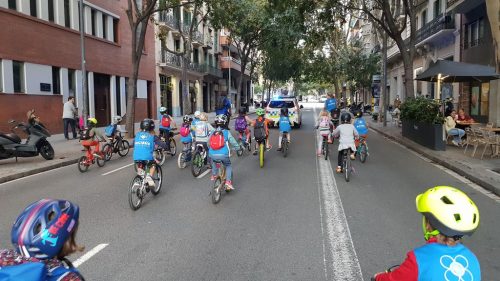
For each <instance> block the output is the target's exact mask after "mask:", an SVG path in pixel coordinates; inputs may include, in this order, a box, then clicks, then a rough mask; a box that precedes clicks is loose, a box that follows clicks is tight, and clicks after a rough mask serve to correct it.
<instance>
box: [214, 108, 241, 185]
mask: <svg viewBox="0 0 500 281" xmlns="http://www.w3.org/2000/svg"><path fill="white" fill-rule="evenodd" d="M227 119H228V117H227V116H226V115H224V114H221V115H217V116H216V117H215V126H216V127H217V129H215V131H214V132H212V134H211V135H210V146H209V148H208V155H209V157H210V161H211V163H212V177H211V180H212V181H214V180H215V178H216V176H217V173H218V172H219V171H218V169H217V164H216V163H215V161H214V160H218V161H222V164H224V166H225V167H226V183H225V187H226V190H227V191H231V190H234V187H233V183H232V181H231V179H232V167H231V160H230V156H231V152H230V149H229V144H231V145H232V146H233V147H234V148H235V149H236V150H239V149H241V148H240V146H239V145H238V143H237V142H236V140H235V139H234V137H233V135H231V132H230V131H229V130H227V129H226V128H225V126H226V124H227Z"/></svg>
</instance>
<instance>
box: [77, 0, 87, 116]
mask: <svg viewBox="0 0 500 281" xmlns="http://www.w3.org/2000/svg"><path fill="white" fill-rule="evenodd" d="M79 5H80V48H81V52H82V95H83V109H82V115H83V120H84V121H85V122H87V117H88V116H89V108H88V103H89V102H88V100H89V99H88V94H87V92H88V90H87V70H86V66H85V64H86V61H85V18H84V12H83V9H84V6H83V0H79Z"/></svg>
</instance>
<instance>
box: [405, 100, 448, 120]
mask: <svg viewBox="0 0 500 281" xmlns="http://www.w3.org/2000/svg"><path fill="white" fill-rule="evenodd" d="M401 120H405V121H413V122H417V123H425V124H443V123H444V117H443V114H442V112H441V104H440V103H439V101H436V100H431V99H427V98H425V97H418V98H407V99H406V101H405V102H404V103H403V104H402V105H401Z"/></svg>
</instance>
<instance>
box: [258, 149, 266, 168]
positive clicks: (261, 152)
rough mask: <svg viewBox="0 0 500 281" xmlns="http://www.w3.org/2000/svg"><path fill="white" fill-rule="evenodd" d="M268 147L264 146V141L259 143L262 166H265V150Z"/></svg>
mask: <svg viewBox="0 0 500 281" xmlns="http://www.w3.org/2000/svg"><path fill="white" fill-rule="evenodd" d="M265 151H266V148H265V147H264V143H260V144H259V165H260V167H261V168H263V167H264V152H265Z"/></svg>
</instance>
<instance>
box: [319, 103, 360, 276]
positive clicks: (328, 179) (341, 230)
mask: <svg viewBox="0 0 500 281" xmlns="http://www.w3.org/2000/svg"><path fill="white" fill-rule="evenodd" d="M314 111H315V114H316V109H315V110H314ZM315 141H316V144H318V141H319V135H316V138H315ZM316 158H317V159H316V165H317V173H318V174H317V176H318V181H319V183H318V189H320V192H319V197H320V198H319V200H320V219H321V228H322V232H323V233H324V230H325V229H326V234H327V235H323V239H325V240H326V241H325V240H324V241H323V261H324V266H325V268H324V269H325V278H326V279H327V280H329V279H330V280H346V281H358V280H363V274H362V272H361V266H360V265H359V260H358V256H357V255H356V250H355V248H354V244H353V241H352V237H351V232H350V230H349V225H348V224H347V218H346V216H345V212H344V208H343V206H342V200H341V199H340V194H339V191H338V189H337V183H336V181H335V177H334V176H333V170H332V166H331V164H330V161H325V160H324V159H323V158H320V157H316ZM323 213H324V214H323ZM323 224H326V227H324V226H323ZM327 248H328V250H329V251H330V252H328V253H327ZM327 254H328V255H329V258H327ZM329 266H331V267H332V269H331V270H332V276H331V277H330V278H328V270H329V268H328V267H329Z"/></svg>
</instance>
